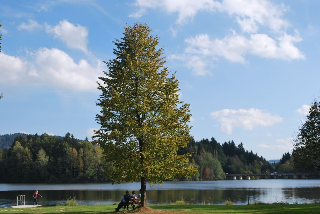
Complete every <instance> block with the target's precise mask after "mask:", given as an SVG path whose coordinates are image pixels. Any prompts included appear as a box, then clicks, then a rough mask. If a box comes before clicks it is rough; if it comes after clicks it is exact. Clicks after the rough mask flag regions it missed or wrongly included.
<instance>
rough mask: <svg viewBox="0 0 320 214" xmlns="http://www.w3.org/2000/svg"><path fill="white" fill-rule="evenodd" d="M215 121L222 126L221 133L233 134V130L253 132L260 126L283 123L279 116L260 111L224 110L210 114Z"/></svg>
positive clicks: (252, 109)
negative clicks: (240, 129) (239, 129)
mask: <svg viewBox="0 0 320 214" xmlns="http://www.w3.org/2000/svg"><path fill="white" fill-rule="evenodd" d="M210 115H211V117H212V118H213V119H217V120H218V121H219V123H220V126H221V131H222V132H225V133H227V134H231V133H232V131H233V128H242V129H244V130H252V129H253V128H255V127H258V126H272V125H273V124H275V123H280V122H282V118H281V117H280V116H278V115H271V114H270V113H268V112H265V111H262V110H260V109H255V108H251V109H248V110H246V109H239V110H234V109H223V110H221V111H215V112H211V113H210Z"/></svg>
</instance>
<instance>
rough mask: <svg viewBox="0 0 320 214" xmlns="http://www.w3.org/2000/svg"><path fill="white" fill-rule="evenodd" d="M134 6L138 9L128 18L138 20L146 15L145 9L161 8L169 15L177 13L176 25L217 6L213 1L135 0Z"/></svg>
mask: <svg viewBox="0 0 320 214" xmlns="http://www.w3.org/2000/svg"><path fill="white" fill-rule="evenodd" d="M134 5H135V6H136V7H137V8H138V9H137V10H136V12H134V13H133V14H130V15H129V17H134V18H138V17H141V16H143V15H145V14H146V13H147V9H149V8H150V9H156V8H161V9H164V10H165V11H167V12H169V13H178V19H177V20H176V23H178V24H184V23H186V22H187V21H188V20H190V19H192V18H193V17H194V16H195V15H196V14H197V13H198V11H201V10H204V11H211V10H213V9H214V8H215V6H216V5H217V2H215V1H213V0H197V1H194V0H175V1H171V0H163V1H158V0H136V1H135V3H134Z"/></svg>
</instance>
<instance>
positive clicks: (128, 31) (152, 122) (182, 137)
mask: <svg viewBox="0 0 320 214" xmlns="http://www.w3.org/2000/svg"><path fill="white" fill-rule="evenodd" d="M150 33H151V30H150V28H149V27H148V26H147V25H144V24H135V25H134V26H126V27H125V32H124V37H123V38H122V39H120V40H116V41H115V42H114V44H115V46H116V47H115V49H114V54H115V56H116V58H115V59H112V60H110V61H109V62H107V65H108V68H109V72H106V73H105V74H106V77H100V78H99V79H101V80H103V81H104V82H105V83H106V84H105V85H103V86H102V85H100V84H99V87H98V88H99V89H100V90H101V92H102V95H101V96H100V99H99V100H98V102H97V105H98V106H99V107H101V111H100V114H98V115H97V116H96V120H97V122H98V123H99V124H100V125H101V128H100V130H99V131H97V132H96V135H95V137H96V139H97V140H98V141H99V142H100V144H101V147H102V148H103V149H104V154H105V155H106V158H107V160H108V161H110V162H112V175H111V178H112V179H113V181H114V182H116V183H119V182H122V181H127V182H130V181H138V180H140V179H141V181H144V180H147V181H148V182H149V183H151V184H153V183H161V182H162V181H163V180H168V179H174V178H179V177H181V176H184V177H186V176H192V175H193V174H194V173H195V172H196V170H197V169H196V168H195V167H193V166H191V165H190V164H189V157H190V155H189V154H185V155H178V149H179V148H181V147H186V146H187V144H188V143H189V142H190V140H191V136H190V134H189V131H190V126H189V125H188V122H189V121H190V117H191V115H190V110H189V105H188V104H183V102H182V101H180V100H179V95H178V91H179V83H178V80H177V79H176V77H175V75H171V76H170V75H169V72H168V69H167V67H165V66H164V64H165V61H164V57H162V56H161V55H162V51H163V49H162V48H160V49H157V47H156V46H157V45H158V43H159V42H158V37H153V36H151V35H150ZM142 183H143V182H142Z"/></svg>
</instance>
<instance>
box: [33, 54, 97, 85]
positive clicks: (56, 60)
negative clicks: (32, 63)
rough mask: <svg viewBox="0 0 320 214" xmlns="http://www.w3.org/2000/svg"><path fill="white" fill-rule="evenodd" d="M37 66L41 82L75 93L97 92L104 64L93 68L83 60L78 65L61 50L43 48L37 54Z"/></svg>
mask: <svg viewBox="0 0 320 214" xmlns="http://www.w3.org/2000/svg"><path fill="white" fill-rule="evenodd" d="M36 65H37V67H38V74H39V76H40V77H39V79H41V82H43V83H47V84H49V85H51V86H54V87H58V88H60V87H61V88H64V89H69V90H73V91H95V90H96V88H97V84H96V81H97V80H98V77H99V76H101V75H102V71H103V68H102V64H101V63H100V62H97V65H96V67H93V66H91V65H90V64H89V63H88V62H87V61H86V60H84V59H82V60H80V61H79V62H78V63H76V62H74V60H73V59H72V58H71V57H70V56H69V55H68V54H67V53H65V52H63V51H61V50H59V49H55V48H53V49H47V48H42V49H39V50H38V51H37V52H36Z"/></svg>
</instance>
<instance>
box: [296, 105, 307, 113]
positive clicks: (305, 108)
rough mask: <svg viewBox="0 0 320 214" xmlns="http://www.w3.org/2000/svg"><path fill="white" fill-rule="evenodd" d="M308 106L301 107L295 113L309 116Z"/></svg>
mask: <svg viewBox="0 0 320 214" xmlns="http://www.w3.org/2000/svg"><path fill="white" fill-rule="evenodd" d="M309 110H310V106H309V105H302V106H301V108H299V109H297V110H296V112H297V113H298V114H302V115H304V116H307V115H308V114H309Z"/></svg>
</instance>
